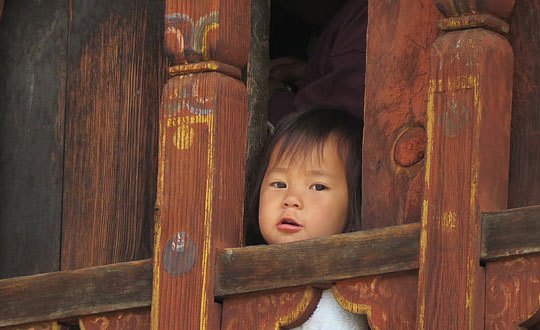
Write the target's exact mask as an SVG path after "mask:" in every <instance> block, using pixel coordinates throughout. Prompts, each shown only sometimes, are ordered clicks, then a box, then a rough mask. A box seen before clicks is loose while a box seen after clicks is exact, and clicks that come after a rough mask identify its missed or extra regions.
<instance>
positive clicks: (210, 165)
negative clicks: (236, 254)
mask: <svg viewBox="0 0 540 330" xmlns="http://www.w3.org/2000/svg"><path fill="white" fill-rule="evenodd" d="M205 117H207V125H208V135H209V141H208V156H207V158H208V160H207V177H206V198H205V203H204V248H203V255H202V275H203V279H202V281H203V282H202V294H201V317H200V324H199V329H201V330H206V329H207V327H208V310H207V308H208V301H207V299H208V297H207V292H206V291H207V289H208V273H209V264H208V257H209V254H210V248H211V243H212V242H211V241H212V222H211V220H212V198H213V192H214V189H213V188H214V114H208V115H206V116H205Z"/></svg>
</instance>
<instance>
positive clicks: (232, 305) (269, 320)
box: [221, 287, 322, 330]
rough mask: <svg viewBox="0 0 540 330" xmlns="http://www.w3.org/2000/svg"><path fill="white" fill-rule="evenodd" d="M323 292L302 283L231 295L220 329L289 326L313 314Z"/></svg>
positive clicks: (226, 304) (303, 320)
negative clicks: (276, 288)
mask: <svg viewBox="0 0 540 330" xmlns="http://www.w3.org/2000/svg"><path fill="white" fill-rule="evenodd" d="M321 292H322V291H321V290H320V289H317V288H313V287H299V288H287V289H280V290H275V291H272V292H268V293H258V294H245V295H239V296H232V297H229V298H227V299H226V300H225V301H224V302H223V321H222V325H221V329H223V330H237V329H250V330H251V329H257V330H275V329H284V328H286V329H290V328H292V327H295V326H298V325H300V324H302V323H304V322H305V321H306V320H307V319H308V318H309V317H310V316H311V314H312V313H313V311H314V310H315V308H316V307H317V303H318V302H319V299H320V298H321Z"/></svg>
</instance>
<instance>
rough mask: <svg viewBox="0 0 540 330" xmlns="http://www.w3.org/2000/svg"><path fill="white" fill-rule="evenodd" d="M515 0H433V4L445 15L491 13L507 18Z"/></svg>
mask: <svg viewBox="0 0 540 330" xmlns="http://www.w3.org/2000/svg"><path fill="white" fill-rule="evenodd" d="M515 2H516V1H515V0H483V1H470V0H465V1H463V0H435V1H434V3H435V6H436V7H437V8H438V9H439V10H440V11H441V12H442V13H443V14H444V15H445V16H446V17H456V16H468V15H475V14H491V15H494V16H497V17H499V18H503V19H505V18H508V16H510V14H511V13H512V9H513V8H514V3H515ZM518 2H519V1H518Z"/></svg>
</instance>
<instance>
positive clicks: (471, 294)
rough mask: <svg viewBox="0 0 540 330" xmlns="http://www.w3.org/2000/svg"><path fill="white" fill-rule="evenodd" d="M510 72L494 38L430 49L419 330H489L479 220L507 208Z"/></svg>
mask: <svg viewBox="0 0 540 330" xmlns="http://www.w3.org/2000/svg"><path fill="white" fill-rule="evenodd" d="M493 63H498V64H497V66H494V65H493ZM512 70H513V58H512V49H511V48H510V45H509V44H508V42H507V40H506V39H505V38H504V37H503V36H500V35H498V34H496V33H494V32H490V31H487V30H483V29H471V30H463V31H455V32H450V33H446V34H444V35H442V36H441V37H439V38H438V39H437V41H435V43H434V45H433V46H432V57H431V72H430V83H429V86H430V88H429V93H428V107H427V112H428V148H427V160H426V177H425V197H424V198H425V199H424V207H423V214H422V233H421V243H420V244H421V247H420V249H421V250H420V258H419V266H420V269H419V288H418V290H419V294H418V309H417V312H418V316H417V328H418V329H419V330H423V329H469V330H473V329H483V328H484V292H483V291H484V280H485V275H484V272H483V271H484V269H483V268H482V267H480V249H479V247H480V235H481V217H480V212H482V211H493V210H498V209H505V208H506V200H507V199H506V197H507V187H508V177H507V173H508V163H509V145H510V139H509V138H510V114H511V100H512V97H511V92H512V89H511V88H512Z"/></svg>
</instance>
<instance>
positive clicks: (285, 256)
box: [0, 205, 540, 327]
mask: <svg viewBox="0 0 540 330" xmlns="http://www.w3.org/2000/svg"><path fill="white" fill-rule="evenodd" d="M419 237H420V226H419V223H413V224H408V225H401V226H393V227H386V228H382V229H375V230H368V231H362V232H356V233H348V234H340V235H334V236H331V237H325V238H317V239H311V240H305V241H299V242H293V243H288V244H282V245H261V246H248V247H242V248H232V249H222V250H220V251H219V252H218V253H217V258H216V266H217V268H216V274H215V296H216V298H218V299H219V298H223V297H225V296H228V295H233V294H240V293H247V292H255V291H262V290H269V289H277V288H283V287H291V286H298V285H307V284H322V283H331V282H334V281H337V280H342V279H348V278H355V277H360V276H367V275H376V274H385V273H391V272H398V271H405V270H414V269H417V268H418V253H419ZM538 237H540V205H539V206H532V207H525V208H518V209H511V210H505V211H498V212H489V213H484V214H483V215H482V246H481V262H483V263H485V262H490V261H494V260H497V259H500V258H505V257H512V256H522V255H525V254H531V253H539V252H540V240H539V239H538ZM270 263H271V264H272V267H268V265H269V264H270ZM151 297H152V261H151V260H150V259H147V260H141V261H135V262H127V263H119V264H113V265H108V266H100V267H91V268H85V269H80V270H74V271H63V272H55V273H47V274H40V275H33V276H25V277H18V278H12V279H4V280H0V302H1V303H0V326H2V327H3V326H12V325H17V324H22V323H29V322H41V321H47V320H59V319H65V318H69V317H74V316H84V315H91V314H99V313H105V312H111V311H119V310H126V309H131V308H138V307H149V306H150V304H151Z"/></svg>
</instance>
